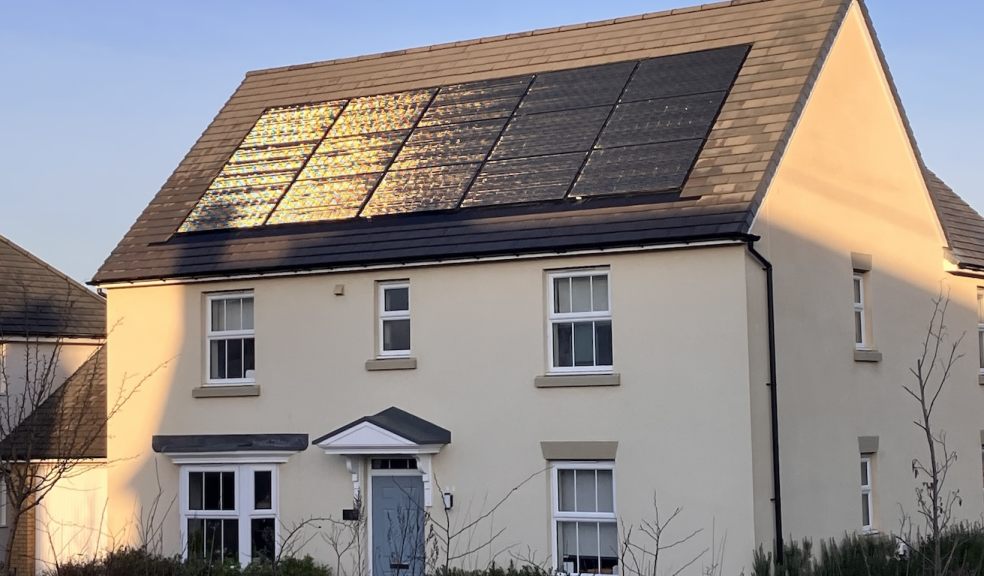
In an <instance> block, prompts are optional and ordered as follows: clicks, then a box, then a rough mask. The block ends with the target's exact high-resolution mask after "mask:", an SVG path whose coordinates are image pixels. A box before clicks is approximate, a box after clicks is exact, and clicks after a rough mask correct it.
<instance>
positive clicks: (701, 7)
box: [246, 0, 775, 77]
mask: <svg viewBox="0 0 984 576" xmlns="http://www.w3.org/2000/svg"><path fill="white" fill-rule="evenodd" d="M774 1H775V0H724V1H722V2H711V3H707V4H695V5H692V6H684V7H681V8H671V9H669V10H660V11H658V12H644V13H642V14H635V15H630V16H620V17H617V18H608V19H605V20H594V21H591V22H581V23H577V24H565V25H562V26H551V27H549V28H535V29H533V30H525V31H521V32H509V33H506V34H497V35H495V36H483V37H480V38H472V39H468V40H454V41H451V42H442V43H440V44H429V45H426V46H415V47H412V48H404V49H400V50H390V51H388V52H376V53H374V54H362V55H359V56H346V57H343V58H333V59H330V60H318V61H315V62H307V63H305V64H291V65H287V66H275V67H273V68H261V69H259V70H249V71H247V72H246V76H247V77H250V76H261V75H264V74H270V73H276V72H286V71H291V70H304V69H307V68H318V67H320V66H330V65H334V64H342V63H349V62H362V61H365V60H379V59H381V58H387V57H390V56H402V55H404V54H418V53H421V52H433V51H436V50H445V49H448V48H458V47H461V46H471V45H475V44H489V43H492V42H501V41H504V40H512V39H514V38H522V37H526V36H543V35H546V34H553V33H556V32H566V31H569V30H579V29H584V28H597V27H600V26H611V25H613V24H621V23H623V22H632V21H636V20H651V19H653V18H664V17H667V16H673V15H677V14H688V13H691V12H701V11H705V10H718V9H721V8H731V7H733V6H742V5H746V4H763V3H766V2H774Z"/></svg>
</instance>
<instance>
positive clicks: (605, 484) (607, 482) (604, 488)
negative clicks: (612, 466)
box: [598, 470, 615, 512]
mask: <svg viewBox="0 0 984 576" xmlns="http://www.w3.org/2000/svg"><path fill="white" fill-rule="evenodd" d="M614 511H615V487H614V486H613V485H612V471H611V470H598V512H614Z"/></svg>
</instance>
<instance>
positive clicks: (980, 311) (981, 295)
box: [977, 288, 984, 324]
mask: <svg viewBox="0 0 984 576" xmlns="http://www.w3.org/2000/svg"><path fill="white" fill-rule="evenodd" d="M977 321H978V322H979V323H981V324H984V288H978V289H977Z"/></svg>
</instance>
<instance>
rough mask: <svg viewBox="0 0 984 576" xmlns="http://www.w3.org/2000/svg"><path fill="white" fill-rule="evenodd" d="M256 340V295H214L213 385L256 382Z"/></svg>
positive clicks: (210, 319) (208, 334)
mask: <svg viewBox="0 0 984 576" xmlns="http://www.w3.org/2000/svg"><path fill="white" fill-rule="evenodd" d="M254 337H255V330H254V328H253V294H252V293H249V292H237V293H230V294H213V295H210V296H209V297H208V326H207V328H206V340H207V344H206V345H207V347H208V350H207V358H208V383H209V384H246V383H252V382H254V381H255V376H254V371H255V369H256V347H255V344H254Z"/></svg>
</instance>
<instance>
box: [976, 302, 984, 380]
mask: <svg viewBox="0 0 984 576" xmlns="http://www.w3.org/2000/svg"><path fill="white" fill-rule="evenodd" d="M977 350H978V354H979V355H980V359H979V362H978V364H979V365H980V371H979V373H980V374H981V375H984V287H980V286H978V287H977Z"/></svg>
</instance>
